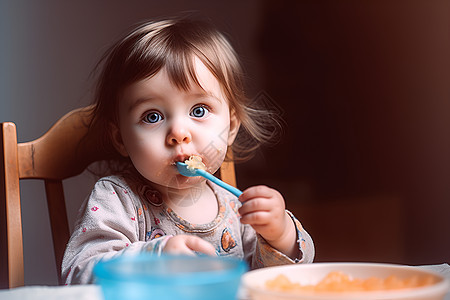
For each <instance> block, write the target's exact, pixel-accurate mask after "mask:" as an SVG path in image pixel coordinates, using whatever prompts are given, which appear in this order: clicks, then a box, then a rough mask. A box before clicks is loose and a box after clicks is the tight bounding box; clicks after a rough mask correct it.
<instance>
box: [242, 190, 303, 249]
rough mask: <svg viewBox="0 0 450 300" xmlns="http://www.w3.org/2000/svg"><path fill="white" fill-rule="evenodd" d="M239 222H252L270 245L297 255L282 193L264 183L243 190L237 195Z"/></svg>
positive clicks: (294, 231)
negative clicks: (239, 203) (240, 204)
mask: <svg viewBox="0 0 450 300" xmlns="http://www.w3.org/2000/svg"><path fill="white" fill-rule="evenodd" d="M239 200H240V201H241V203H242V207H241V208H240V209H239V214H240V215H241V223H243V224H249V225H251V226H252V227H253V228H254V229H255V231H256V232H257V233H259V234H260V235H261V236H262V237H263V238H264V239H265V240H266V241H267V242H268V243H269V244H270V245H271V246H272V247H274V248H276V249H278V250H279V251H281V252H283V253H284V254H286V255H288V256H290V257H297V255H298V251H299V250H298V247H297V243H296V240H297V231H296V229H295V225H294V222H293V221H292V219H291V217H290V216H289V215H288V214H287V213H286V211H285V203H284V199H283V196H282V195H281V194H280V193H279V192H278V191H277V190H274V189H272V188H269V187H267V186H254V187H250V188H248V189H246V190H245V191H244V192H243V193H242V195H241V196H240V197H239Z"/></svg>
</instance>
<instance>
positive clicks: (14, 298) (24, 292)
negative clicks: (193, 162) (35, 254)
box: [0, 264, 450, 300]
mask: <svg viewBox="0 0 450 300" xmlns="http://www.w3.org/2000/svg"><path fill="white" fill-rule="evenodd" d="M418 267H419V268H424V269H427V270H431V271H434V272H438V273H440V274H442V275H444V277H446V278H448V279H449V280H450V266H449V265H448V264H440V265H427V266H418ZM239 299H240V300H246V299H247V298H246V296H245V295H244V293H240V297H239ZM444 299H445V300H450V292H448V293H447V295H446V296H445V298H444ZM0 300H103V295H102V292H101V290H100V287H99V286H96V285H92V284H91V285H72V286H25V287H20V288H15V289H10V290H0Z"/></svg>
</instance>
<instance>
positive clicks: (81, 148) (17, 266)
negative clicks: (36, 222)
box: [0, 107, 236, 288]
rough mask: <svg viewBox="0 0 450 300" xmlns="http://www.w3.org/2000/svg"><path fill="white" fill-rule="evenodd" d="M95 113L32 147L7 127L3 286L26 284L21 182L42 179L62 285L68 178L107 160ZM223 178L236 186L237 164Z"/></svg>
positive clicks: (0, 213)
mask: <svg viewBox="0 0 450 300" xmlns="http://www.w3.org/2000/svg"><path fill="white" fill-rule="evenodd" d="M91 112H92V107H84V108H80V109H76V110H73V111H71V112H69V113H68V114H66V115H65V116H63V117H62V118H61V119H60V120H58V121H57V122H56V123H55V124H54V125H53V126H52V128H50V130H49V131H48V132H47V133H45V134H44V135H43V136H42V137H40V138H38V139H36V140H34V141H31V142H26V143H17V133H16V126H15V124H14V123H12V122H5V123H1V140H0V152H1V156H2V159H1V161H0V171H1V182H0V204H1V205H0V288H6V287H9V288H13V287H18V286H23V285H24V263H23V241H22V219H21V208H20V189H19V185H20V180H21V179H41V180H43V181H44V183H45V191H46V196H47V203H48V211H49V217H50V225H51V230H52V236H53V245H54V254H55V260H56V267H57V274H58V278H59V282H60V283H62V282H61V278H60V274H61V271H60V267H61V263H62V258H63V255H64V250H65V246H66V244H67V242H68V240H69V226H68V221H67V213H66V207H65V200H64V193H63V184H62V180H64V179H66V178H69V177H73V176H76V175H78V174H80V173H81V172H83V171H84V170H85V169H86V168H87V167H88V166H89V165H90V164H91V163H93V162H96V161H100V160H104V159H105V158H106V157H105V155H106V154H105V153H102V152H101V151H100V147H98V140H99V139H98V137H99V136H100V134H101V133H97V132H92V131H89V132H88V124H89V123H90V120H91V117H92V114H91ZM220 177H221V178H222V180H224V181H225V182H227V183H229V184H231V185H234V186H236V178H235V173H234V163H233V162H225V163H224V164H223V165H222V166H221V168H220Z"/></svg>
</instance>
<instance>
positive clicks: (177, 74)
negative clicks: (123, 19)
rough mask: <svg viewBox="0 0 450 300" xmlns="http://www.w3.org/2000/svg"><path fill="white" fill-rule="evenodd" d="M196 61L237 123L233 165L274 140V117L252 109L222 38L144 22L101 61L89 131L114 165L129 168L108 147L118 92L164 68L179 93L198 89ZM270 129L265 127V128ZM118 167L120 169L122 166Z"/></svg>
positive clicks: (182, 24)
mask: <svg viewBox="0 0 450 300" xmlns="http://www.w3.org/2000/svg"><path fill="white" fill-rule="evenodd" d="M194 57H198V58H199V59H200V60H201V61H202V63H203V64H204V65H205V66H206V67H207V68H208V69H209V71H210V72H211V73H212V74H213V75H214V76H215V77H216V79H217V80H218V81H219V83H220V85H221V87H222V89H223V92H224V94H225V96H226V98H227V100H228V101H229V105H230V109H231V110H232V111H233V112H234V113H235V114H236V116H237V118H238V119H239V120H240V121H241V128H240V131H239V134H238V137H237V138H236V140H235V142H234V143H233V145H232V150H233V154H234V159H235V160H244V159H246V158H249V157H250V156H251V154H252V153H254V150H255V149H256V148H258V147H259V145H260V144H261V143H264V142H267V141H269V140H271V139H272V138H273V137H274V134H275V132H276V130H274V128H279V124H280V123H279V121H278V119H277V116H276V115H275V114H273V113H272V111H270V110H267V109H265V108H264V109H259V108H257V107H253V105H252V101H251V100H250V99H248V98H247V97H246V96H245V93H244V84H243V72H242V68H241V65H240V63H239V61H238V58H237V55H236V53H235V51H234V49H233V48H232V46H231V45H230V43H229V41H228V40H227V39H226V37H225V36H224V35H223V34H221V33H220V32H219V31H218V30H217V29H215V27H213V26H212V25H211V24H210V23H209V22H205V21H200V20H192V19H187V18H175V19H168V20H162V21H154V22H148V23H144V24H142V25H140V26H138V27H137V28H136V29H135V30H133V31H132V32H131V33H130V34H128V35H126V36H125V37H124V38H123V39H121V40H120V41H119V42H117V43H116V44H115V45H113V47H112V48H110V49H109V51H107V52H106V54H105V55H104V56H103V58H102V60H101V61H100V63H99V65H98V66H97V68H98V67H99V66H100V65H101V66H102V67H103V68H102V71H101V73H100V76H99V80H98V84H97V88H96V94H95V101H94V105H95V109H94V112H93V113H94V118H93V123H92V126H95V127H96V128H99V129H100V130H101V131H102V132H105V134H104V135H103V139H104V140H103V141H102V142H103V146H104V147H105V149H108V151H109V153H110V154H111V155H112V156H113V160H114V161H116V162H119V163H120V162H122V163H129V160H128V159H127V158H123V157H122V156H120V154H119V153H117V152H116V151H115V149H114V147H113V146H112V143H111V137H110V135H109V131H110V130H109V129H108V128H109V124H110V123H113V124H114V123H115V124H117V123H118V112H117V106H118V103H117V102H118V99H119V97H120V94H121V92H122V91H123V89H124V88H125V87H126V86H128V85H129V84H132V83H134V82H136V81H139V80H142V79H145V78H148V77H151V76H153V75H154V74H156V73H158V72H159V71H160V70H161V69H162V68H166V69H167V72H168V75H169V78H170V80H171V82H172V83H173V84H174V85H176V86H177V87H178V88H180V89H184V90H187V89H189V83H190V82H195V83H196V84H198V85H200V84H199V82H198V80H197V77H196V74H195V68H194V64H193V58H194ZM267 124H269V128H268V127H267ZM122 165H123V164H122Z"/></svg>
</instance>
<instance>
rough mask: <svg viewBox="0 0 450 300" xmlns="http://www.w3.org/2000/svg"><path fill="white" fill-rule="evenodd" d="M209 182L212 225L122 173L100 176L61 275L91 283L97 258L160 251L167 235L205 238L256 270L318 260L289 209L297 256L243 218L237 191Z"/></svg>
mask: <svg viewBox="0 0 450 300" xmlns="http://www.w3.org/2000/svg"><path fill="white" fill-rule="evenodd" d="M208 185H209V186H210V187H211V189H212V190H213V191H214V193H215V195H216V199H217V204H218V207H219V212H218V214H217V216H216V217H215V219H214V220H213V221H211V222H209V223H207V224H192V223H189V222H187V221H186V220H184V219H182V218H181V217H180V216H178V215H177V214H176V213H175V212H174V211H173V210H171V209H170V208H169V207H167V206H166V205H165V203H164V202H163V201H161V200H160V197H155V191H154V189H153V188H152V187H150V186H146V185H141V186H138V187H137V188H131V187H130V186H129V185H128V184H127V181H126V180H125V179H124V178H122V177H118V176H109V177H104V178H102V179H100V180H99V181H98V182H97V183H96V184H95V187H94V189H93V191H92V193H91V195H90V196H89V197H88V198H87V199H86V201H85V202H84V203H83V205H82V207H81V209H80V212H79V213H80V216H79V218H78V220H77V222H76V224H75V229H74V232H73V233H72V236H71V238H70V241H69V243H68V245H67V248H66V252H65V254H64V259H63V263H62V276H63V277H62V278H65V281H66V284H73V283H91V282H92V281H93V279H94V277H93V274H92V269H93V267H94V265H95V264H96V263H97V262H98V261H100V260H103V259H109V258H112V257H115V256H118V255H136V254H138V253H140V252H143V251H144V252H154V253H157V254H161V252H162V249H163V248H164V245H165V243H166V242H167V240H168V238H169V237H171V236H175V235H177V234H191V235H196V236H198V237H201V238H202V239H204V240H206V241H208V242H210V243H212V244H213V245H214V246H215V248H216V254H217V255H219V256H230V255H231V256H235V257H239V258H241V259H244V260H245V261H246V262H247V263H248V264H249V267H250V268H251V269H256V268H261V267H266V266H275V265H283V264H292V263H310V262H312V261H313V258H314V244H313V241H312V239H311V237H310V236H309V234H308V233H307V232H306V231H305V230H304V229H303V227H302V225H301V224H300V222H299V221H298V220H297V219H296V218H295V217H294V216H293V215H292V214H291V213H290V212H288V214H289V215H290V216H291V218H292V220H293V222H294V224H295V225H296V228H297V238H298V244H299V249H300V256H299V257H298V258H296V259H294V260H293V259H291V258H289V257H288V256H286V255H285V254H283V253H282V252H280V251H278V250H276V249H274V248H272V247H271V246H270V245H269V244H268V243H267V242H266V241H265V240H264V239H263V238H262V237H261V236H260V235H258V234H256V232H255V231H254V229H253V228H252V227H251V226H250V225H247V224H241V223H240V222H239V214H238V208H239V207H240V205H241V204H240V202H239V200H238V199H237V198H236V197H235V196H234V195H232V194H231V193H229V192H228V191H225V190H223V189H221V188H220V187H217V186H216V185H214V184H213V183H210V182H208Z"/></svg>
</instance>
